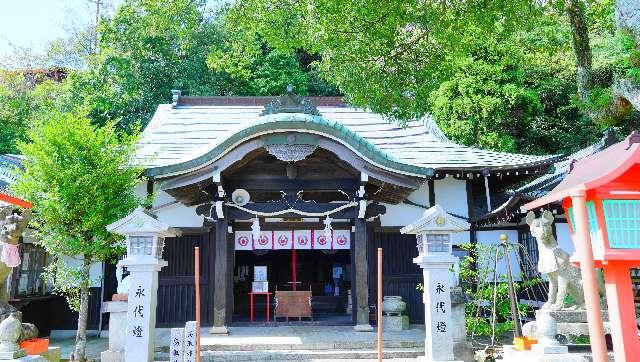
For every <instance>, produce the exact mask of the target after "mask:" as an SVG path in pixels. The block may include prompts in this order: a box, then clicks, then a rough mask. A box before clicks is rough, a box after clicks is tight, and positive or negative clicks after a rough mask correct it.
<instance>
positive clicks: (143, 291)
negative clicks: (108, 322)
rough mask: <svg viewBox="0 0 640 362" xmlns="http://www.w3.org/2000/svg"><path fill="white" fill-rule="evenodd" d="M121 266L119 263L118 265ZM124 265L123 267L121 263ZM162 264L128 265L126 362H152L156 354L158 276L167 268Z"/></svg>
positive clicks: (140, 263)
mask: <svg viewBox="0 0 640 362" xmlns="http://www.w3.org/2000/svg"><path fill="white" fill-rule="evenodd" d="M121 263H122V262H121ZM123 264H124V263H123ZM166 265H167V262H166V261H164V260H157V261H154V262H148V263H142V262H136V263H135V264H133V263H127V265H126V266H127V268H128V269H129V272H130V273H131V274H130V275H129V278H131V289H130V290H129V302H128V304H127V328H126V331H125V341H126V342H125V352H124V359H125V361H126V362H145V361H146V362H152V361H153V357H154V352H155V327H156V313H155V311H156V306H157V302H158V272H159V271H160V269H162V267H164V266H166Z"/></svg>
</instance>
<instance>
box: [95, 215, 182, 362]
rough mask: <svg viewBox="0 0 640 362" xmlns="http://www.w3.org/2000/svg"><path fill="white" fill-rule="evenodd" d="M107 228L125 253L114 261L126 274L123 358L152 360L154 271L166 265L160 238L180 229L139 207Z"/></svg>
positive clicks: (128, 359)
mask: <svg viewBox="0 0 640 362" xmlns="http://www.w3.org/2000/svg"><path fill="white" fill-rule="evenodd" d="M107 230H108V231H110V232H112V233H116V234H120V235H123V236H125V238H126V239H125V241H126V246H127V255H126V256H125V258H124V259H123V260H121V261H120V262H119V263H118V267H123V266H124V267H127V269H128V270H129V273H130V275H129V279H130V287H129V304H128V308H127V331H126V334H125V336H126V342H125V350H124V360H125V361H126V362H144V361H153V360H154V358H153V354H154V349H155V324H156V304H157V296H158V272H159V271H160V269H162V268H163V267H164V266H166V265H167V262H166V261H164V260H162V249H163V247H164V238H166V237H174V236H179V234H180V232H179V231H178V230H175V229H173V228H170V227H169V226H168V225H166V224H163V223H161V222H160V221H158V220H157V219H156V218H154V217H153V216H152V215H150V214H149V213H147V212H146V211H145V210H144V209H143V208H140V207H139V208H137V209H136V210H134V211H133V212H132V213H131V214H129V216H127V217H125V218H123V219H121V220H118V221H116V222H114V223H113V224H111V225H109V226H107Z"/></svg>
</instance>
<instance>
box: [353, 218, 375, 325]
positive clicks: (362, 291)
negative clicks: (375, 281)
mask: <svg viewBox="0 0 640 362" xmlns="http://www.w3.org/2000/svg"><path fill="white" fill-rule="evenodd" d="M355 226H356V233H355V234H356V235H355V241H354V242H355V245H354V250H355V268H356V288H355V289H356V290H355V293H356V303H357V304H356V305H354V308H355V311H354V312H355V313H356V326H355V327H354V329H355V330H356V331H358V332H371V331H373V327H371V325H370V324H369V282H368V275H367V274H368V269H369V265H368V262H367V221H366V220H365V219H364V218H362V219H360V218H356V219H355ZM352 293H353V291H352Z"/></svg>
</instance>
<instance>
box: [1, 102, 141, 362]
mask: <svg viewBox="0 0 640 362" xmlns="http://www.w3.org/2000/svg"><path fill="white" fill-rule="evenodd" d="M26 137H27V140H26V141H24V142H21V143H20V144H19V148H20V151H21V152H22V154H23V155H24V156H25V160H24V162H23V170H22V171H21V172H19V173H18V180H17V181H16V182H15V183H14V184H12V185H11V187H12V188H13V190H14V191H15V192H16V193H17V194H18V195H20V196H21V197H22V198H24V199H26V200H29V201H31V203H32V204H33V211H34V213H33V218H32V221H31V225H32V227H33V228H34V229H35V230H36V237H37V240H38V243H39V245H41V246H42V247H43V248H44V249H45V251H46V252H47V253H48V254H49V255H51V256H52V257H53V258H54V260H55V262H54V263H53V264H51V265H50V266H49V267H48V268H47V271H46V272H47V273H46V277H47V279H48V280H50V281H52V282H53V285H54V291H55V292H57V293H61V294H64V295H65V296H66V297H67V299H68V301H69V305H70V306H71V307H72V308H73V309H74V310H76V311H78V312H79V318H78V331H77V336H76V349H75V352H74V354H73V357H72V359H73V360H84V359H85V346H86V327H87V318H88V308H89V286H90V283H91V281H90V275H89V268H90V265H91V263H93V262H96V261H104V260H108V259H110V258H113V257H115V256H117V255H118V254H120V253H122V252H123V248H122V246H121V245H120V238H119V237H118V236H116V235H114V234H111V233H109V232H107V230H106V226H107V225H108V224H110V223H112V222H114V221H116V220H117V219H119V218H121V217H124V216H125V215H126V214H127V213H128V212H130V211H131V210H132V209H133V208H134V207H135V206H137V205H138V204H139V202H140V200H139V199H138V198H137V197H136V195H135V194H134V187H135V186H136V184H137V183H138V182H139V175H140V173H141V169H139V168H137V167H131V166H130V161H131V159H132V155H133V152H134V147H135V140H136V136H135V135H127V134H123V133H120V132H117V131H116V128H115V124H114V123H113V122H111V123H107V124H106V125H105V126H103V127H96V126H94V125H92V124H91V122H90V120H89V119H88V118H86V117H83V116H74V115H72V114H68V113H67V114H60V113H57V112H53V113H52V114H50V115H49V116H47V117H43V118H41V119H38V120H37V121H35V122H34V125H33V126H31V128H30V129H29V130H28V132H27V133H26ZM69 258H78V259H79V260H80V261H81V267H79V268H74V267H71V266H69V265H68V264H67V263H66V262H65V260H66V259H69Z"/></svg>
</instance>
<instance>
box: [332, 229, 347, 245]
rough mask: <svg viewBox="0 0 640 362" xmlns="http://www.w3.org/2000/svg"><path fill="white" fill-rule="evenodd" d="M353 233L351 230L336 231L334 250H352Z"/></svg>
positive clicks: (334, 234)
mask: <svg viewBox="0 0 640 362" xmlns="http://www.w3.org/2000/svg"><path fill="white" fill-rule="evenodd" d="M350 241H351V231H350V230H334V231H333V249H350V248H351V243H350Z"/></svg>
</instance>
